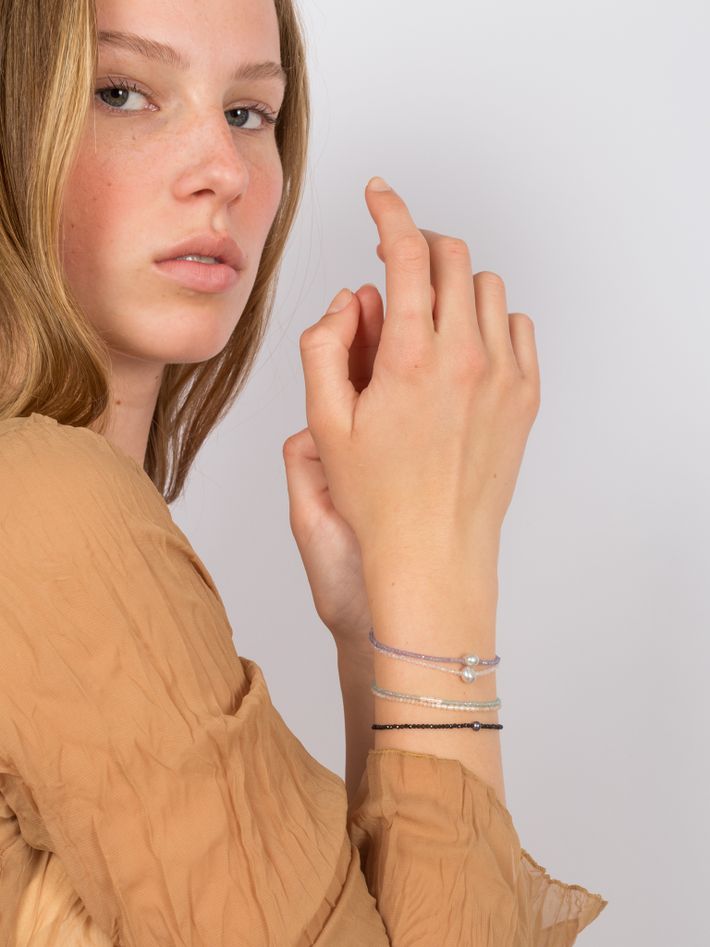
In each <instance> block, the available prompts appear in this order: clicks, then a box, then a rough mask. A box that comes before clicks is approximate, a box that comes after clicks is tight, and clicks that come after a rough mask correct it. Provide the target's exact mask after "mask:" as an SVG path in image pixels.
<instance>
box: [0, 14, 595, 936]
mask: <svg viewBox="0 0 710 947" xmlns="http://www.w3.org/2000/svg"><path fill="white" fill-rule="evenodd" d="M0 25H1V28H2V64H1V69H2V75H1V77H0V78H1V83H2V90H3V92H2V95H3V99H2V113H1V116H0V118H1V121H2V127H1V138H0V144H1V145H2V179H1V187H2V191H1V193H0V202H1V203H0V213H2V228H1V230H0V240H2V244H1V245H0V259H1V260H2V274H3V282H4V286H3V290H4V292H3V297H2V307H3V311H2V323H1V331H2V351H3V361H2V371H3V376H2V378H1V379H0V393H1V395H2V400H1V401H0V418H1V419H2V420H1V421H0V497H1V498H2V499H1V500H0V539H1V544H0V549H1V550H2V552H1V553H0V556H1V558H0V635H1V636H2V637H1V639H0V640H1V641H2V653H3V661H2V670H1V671H0V675H1V685H2V686H1V687H0V807H1V808H0V813H1V814H2V822H1V823H0V865H1V867H2V870H1V871H0V943H2V944H13V945H25V944H27V945H30V944H31V945H33V947H40V945H50V944H51V945H82V947H83V945H89V944H90V945H99V944H100V945H106V944H121V945H135V947H151V945H156V947H157V945H165V944H190V945H192V947H197V945H205V947H207V945H209V947H218V945H236V944H240V945H255V947H256V945H279V947H288V945H299V947H300V945H306V944H318V945H320V947H335V945H339V947H343V945H350V944H353V945H354V944H367V945H385V944H394V945H397V947H405V945H409V944H424V943H427V944H432V945H454V944H456V945H471V947H473V945H476V947H494V945H495V947H503V945H515V947H523V945H529V944H535V945H542V944H545V945H552V947H561V945H568V944H572V943H573V942H574V940H575V938H576V935H577V933H578V932H579V931H580V930H582V929H583V928H584V927H585V926H586V925H588V924H589V923H590V922H591V921H592V920H593V919H594V918H595V917H596V916H597V915H598V914H599V912H600V911H601V910H602V909H603V907H604V906H605V905H606V901H605V900H604V899H603V898H602V897H601V895H597V894H591V893H590V892H589V891H587V890H586V889H584V888H582V887H580V886H578V885H567V884H564V883H562V882H559V881H555V880H553V879H551V878H550V877H549V875H547V874H546V872H545V871H544V869H542V868H541V866H539V865H538V864H537V863H536V862H535V861H534V860H533V859H532V857H531V856H530V855H528V853H527V852H525V851H524V850H523V849H521V847H520V843H519V840H518V837H517V833H516V831H515V828H514V826H513V823H512V819H511V816H510V814H509V812H508V810H507V809H506V808H505V798H504V793H503V781H502V769H501V763H500V736H499V729H497V728H500V726H501V725H500V724H498V723H497V712H496V711H497V706H498V702H497V700H496V699H495V697H494V695H495V683H494V677H493V676H492V674H491V672H492V671H494V670H495V667H494V665H495V663H496V659H494V658H493V657H492V656H493V654H494V652H495V635H494V611H495V595H496V584H495V560H496V556H497V543H498V537H499V531H500V525H501V521H502V518H503V516H504V513H505V510H506V508H507V505H508V503H509V501H510V497H511V494H512V489H513V486H514V482H515V478H516V475H517V468H518V466H519V464H520V460H521V457H522V452H523V447H524V443H525V439H526V437H527V433H528V431H529V428H530V425H531V424H532V421H533V419H534V416H535V414H536V411H537V402H538V398H539V380H538V379H537V364H536V355H535V348H534V341H533V335H532V324H531V322H530V320H529V319H528V317H527V316H525V315H523V314H512V315H510V316H508V314H507V312H506V311H505V294H504V287H503V284H502V282H501V281H500V280H499V279H498V278H497V277H495V275H494V274H477V275H476V276H475V277H474V278H473V279H471V269H470V266H471V264H470V259H469V257H468V251H467V248H466V247H465V245H464V244H461V242H460V241H452V240H450V239H447V238H443V237H442V236H441V235H439V234H434V233H432V232H430V231H426V230H419V229H418V228H417V227H416V226H415V225H414V222H413V221H412V219H411V217H410V216H409V213H408V211H407V208H406V206H405V204H404V202H403V201H402V200H401V198H400V197H399V196H398V195H397V194H396V193H395V192H393V191H391V190H389V191H388V190H377V189H376V187H377V185H378V182H377V181H376V180H374V181H372V182H370V183H371V186H370V187H369V188H368V189H367V193H366V200H367V205H368V208H369V210H370V212H371V214H372V216H373V219H374V221H375V224H376V226H377V228H378V231H379V235H380V241H381V249H380V251H379V252H380V256H381V258H382V260H383V261H384V263H385V265H386V271H387V295H388V318H387V320H386V321H385V320H384V318H383V303H382V299H381V298H380V296H379V293H378V292H377V290H376V289H375V288H374V287H373V286H370V285H367V286H365V287H363V288H361V289H360V290H359V291H358V293H357V294H356V295H355V296H352V295H351V294H349V292H345V294H344V297H345V299H344V300H342V299H341V300H340V302H343V301H344V302H345V306H344V308H340V310H339V311H337V312H335V311H334V312H329V313H328V314H327V315H326V316H324V317H323V319H321V320H319V322H318V323H316V324H315V325H314V326H312V327H310V328H309V329H308V330H307V331H306V332H304V334H303V336H302V338H301V352H302V359H303V364H304V373H305V378H306V392H307V405H306V411H307V418H308V427H307V428H306V429H304V431H301V432H299V433H298V434H297V435H294V437H292V438H289V440H288V441H287V442H286V445H285V446H284V456H285V460H286V466H287V473H288V485H289V497H290V504H291V525H292V528H293V531H294V535H295V537H296V540H297V542H298V544H299V548H300V550H301V552H302V555H303V559H304V565H305V567H306V570H307V573H308V577H309V581H310V583H311V586H312V591H313V596H314V600H315V603H316V607H317V609H318V612H319V614H320V615H321V617H322V618H323V620H324V622H325V623H326V625H327V626H328V627H329V629H330V630H331V632H332V634H333V635H334V638H335V640H336V644H337V645H338V653H339V669H340V674H341V681H342V682H343V697H344V702H345V709H346V717H347V721H348V723H347V728H348V732H347V736H348V772H347V782H348V786H347V789H346V786H345V785H344V783H343V781H342V780H341V779H340V778H339V777H338V776H336V775H335V774H334V773H332V772H330V771H329V770H327V769H326V768H325V767H324V766H322V765H321V764H320V763H318V762H317V761H316V760H315V759H314V758H313V757H311V756H310V755H309V754H308V753H307V752H306V751H305V749H304V747H303V746H302V744H301V743H300V742H299V741H298V740H297V739H296V738H295V736H294V735H293V734H292V733H291V732H290V731H289V730H288V728H287V727H286V725H285V723H284V721H283V720H282V718H281V717H280V715H279V714H278V712H277V711H276V709H275V708H274V707H273V705H272V704H271V701H270V698H269V692H268V689H267V686H266V683H265V681H264V678H263V675H262V673H261V670H260V668H259V667H258V666H257V665H256V664H255V663H254V662H253V661H250V660H249V659H248V658H244V657H240V656H238V655H237V652H236V651H235V649H234V645H233V642H232V632H231V628H230V626H229V621H228V618H227V615H226V613H225V610H224V607H223V603H222V600H221V598H220V596H219V593H218V591H217V589H216V588H215V586H214V583H213V582H212V579H211V577H210V575H209V573H208V572H207V570H206V569H205V567H204V565H203V564H202V562H201V561H200V559H199V557H198V556H197V555H196V554H195V552H194V550H193V549H192V547H191V546H190V543H189V541H188V540H187V538H186V537H185V536H184V534H183V533H182V532H181V531H180V530H179V529H178V527H177V526H176V525H175V523H174V522H173V521H172V518H171V516H170V512H169V510H168V506H167V504H168V503H169V502H171V501H172V500H174V499H175V498H176V497H177V496H178V495H179V494H180V492H181V490H182V488H183V486H184V483H185V479H186V476H187V474H188V471H189V468H190V465H191V463H192V461H193V459H194V457H195V454H196V453H197V451H198V449H199V447H200V445H201V444H202V442H203V441H204V439H205V438H206V436H207V435H208V434H209V432H210V430H211V429H212V428H213V427H214V425H215V424H216V423H217V422H218V421H219V420H220V419H221V418H222V417H223V416H224V414H225V412H226V411H227V410H228V409H229V407H230V406H231V404H232V403H233V402H234V399H235V398H236V396H237V394H238V392H239V391H240V390H241V388H242V386H243V384H244V382H245V380H246V378H247V376H248V373H249V369H250V367H251V365H252V363H253V360H254V357H255V355H256V353H257V351H258V348H259V345H260V342H261V339H262V338H263V333H264V329H265V326H266V323H267V319H268V315H269V313H270V308H271V304H272V300H273V293H274V287H275V283H276V276H277V272H278V266H279V263H280V260H281V254H282V252H283V248H284V244H285V241H286V238H287V236H288V233H289V231H290V227H291V225H292V223H293V220H294V215H295V213H296V209H297V206H298V202H299V199H300V194H301V187H302V181H303V176H304V167H305V160H306V153H307V138H308V124H309V105H308V96H307V80H306V71H305V55H304V45H303V40H302V35H301V30H300V27H299V22H298V17H297V15H296V11H295V9H294V7H293V5H292V2H291V0H208V2H207V0H199V2H198V0H181V3H180V4H179V5H177V4H172V3H167V2H158V0H150V2H149V0H121V2H120V3H119V2H118V0H96V5H95V7H94V4H93V3H92V2H91V0H51V2H50V0H0ZM249 64H251V65H249ZM255 64H256V65H255ZM237 240H238V243H237ZM375 353H376V359H375ZM452 393H453V394H454V395H455V398H453V399H452ZM454 404H455V407H454ZM404 429H406V433H407V437H406V439H404V438H403V437H402V431H403V430H404ZM501 432H505V437H502V436H501ZM472 573H473V574H474V578H475V579H476V581H475V582H474V583H473V586H474V588H475V595H473V596H472V595H471V593H469V592H468V591H467V589H468V588H470V587H471V584H472V583H471V582H470V580H471V574H472ZM334 576H335V577H341V576H342V577H347V578H343V580H342V581H341V580H340V578H338V581H334V578H333V577H334ZM425 577H426V581H423V580H424V578H425ZM371 626H374V630H375V633H373V635H372V637H370V636H369V634H368V633H369V630H370V628H371ZM407 649H409V652H416V653H420V652H421V653H424V655H425V656H424V658H422V659H418V660H419V664H417V663H416V661H417V659H414V660H412V659H411V654H410V656H409V658H407V654H405V653H404V652H405V651H407ZM464 651H469V652H471V651H476V652H477V661H478V663H481V662H487V663H490V664H491V665H492V667H491V668H490V669H488V676H486V677H483V680H482V681H481V682H480V683H477V687H476V688H474V690H476V694H475V696H476V697H484V698H487V699H486V700H483V701H481V702H480V704H481V708H480V709H481V713H480V714H478V715H477V717H476V721H472V720H471V715H470V713H468V712H465V711H463V710H461V709H458V708H457V707H455V706H454V707H453V709H452V708H451V707H449V706H441V705H440V704H439V703H437V704H436V705H435V706H434V707H433V709H432V706H431V705H428V706H425V705H423V704H422V703H419V705H417V706H414V705H413V703H412V702H411V701H412V697H414V702H416V699H417V697H416V695H422V694H427V693H428V694H432V693H435V694H436V695H437V698H438V699H444V698H445V699H446V701H449V702H453V701H456V700H459V699H460V700H465V699H468V698H470V697H471V686H470V684H471V683H472V680H471V679H467V678H466V677H465V676H463V671H462V669H461V668H458V669H457V668H455V667H454V668H453V670H454V672H455V674H456V679H455V680H453V679H450V680H449V681H444V682H443V683H442V682H441V681H439V677H441V674H440V673H439V675H438V676H437V674H436V670H437V668H435V667H434V666H433V665H432V664H431V663H430V662H431V661H432V660H433V659H434V658H436V656H437V655H438V656H441V660H444V661H446V660H448V661H452V658H451V657H450V656H451V655H453V656H454V659H453V661H454V663H456V662H457V661H458V663H459V664H462V663H464V662H462V660H461V655H462V653H463V652H464ZM457 655H458V658H456V656H457ZM447 656H449V657H448V658H447ZM373 657H374V668H375V678H376V681H375V684H374V685H373V687H379V688H380V690H379V691H378V690H375V691H374V693H375V695H376V696H377V697H381V698H382V699H378V700H375V701H374V704H375V720H374V722H373V721H371V720H370V719H367V720H366V722H365V717H368V718H369V710H368V708H369V706H371V701H370V698H371V693H370V691H369V676H370V669H371V667H372V658H373ZM393 657H395V658H397V660H392V658H393ZM400 658H403V659H404V660H399V659H400ZM422 663H423V664H424V665H425V667H422ZM476 663H477V662H473V661H472V662H470V664H471V667H469V668H468V671H466V673H467V674H468V675H469V678H473V677H474V675H473V674H472V671H471V668H472V667H473V666H475V664H476ZM441 669H442V668H441V667H440V668H439V669H438V670H439V671H440V670H441ZM443 670H446V668H445V667H444V668H443ZM449 670H452V668H449ZM463 670H465V669H463ZM366 676H367V679H366ZM313 685H314V686H317V682H313ZM390 689H391V692H393V693H394V694H395V695H396V694H397V693H398V692H399V693H405V695H406V693H408V694H409V695H410V696H409V697H406V696H405V700H404V701H402V700H400V699H399V698H398V697H396V696H395V698H394V699H392V698H391V694H390V695H389V696H388V694H389V691H390ZM406 700H409V701H410V703H408V704H407V703H405V701H406ZM481 717H482V718H483V720H481V719H479V718H481ZM393 723H394V724H398V723H402V724H405V723H406V724H407V727H403V728H402V729H399V728H398V727H396V726H395V727H394V728H393V729H378V728H379V727H383V728H384V727H389V725H390V724H393ZM425 723H428V724H432V723H433V724H434V727H433V728H431V729H427V727H419V725H421V724H425ZM453 723H458V724H459V727H458V728H456V727H451V726H448V725H449V724H453ZM444 724H446V725H447V726H444ZM474 724H476V726H474ZM373 726H374V727H375V735H374V746H373V747H372V748H371V749H370V748H369V747H368V745H367V743H366V741H365V740H364V738H363V734H364V733H365V732H366V734H367V736H368V738H369V737H370V735H371V728H372V727H373ZM410 726H411V729H407V728H408V727H410ZM481 727H483V728H482V729H481ZM474 729H475V730H477V731H479V732H475V733H474V732H473V730H474Z"/></svg>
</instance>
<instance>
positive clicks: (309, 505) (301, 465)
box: [282, 427, 330, 538]
mask: <svg viewBox="0 0 710 947" xmlns="http://www.w3.org/2000/svg"><path fill="white" fill-rule="evenodd" d="M282 453H283V459H284V466H285V468H286V487H287V490H288V501H289V519H290V522H291V529H292V531H293V533H294V535H295V536H296V537H297V538H300V537H301V536H302V535H303V534H304V533H306V532H307V531H308V530H309V527H310V523H311V522H313V518H314V514H316V513H323V512H326V511H327V510H328V509H329V507H330V502H329V498H328V481H327V479H326V476H325V471H324V470H323V464H322V463H321V459H320V455H319V453H318V448H317V447H316V443H315V441H314V440H313V437H312V435H311V432H310V430H309V429H308V428H307V427H304V428H303V430H301V431H298V432H297V433H296V434H292V435H291V436H290V437H288V438H287V439H286V440H285V441H284V445H283V448H282Z"/></svg>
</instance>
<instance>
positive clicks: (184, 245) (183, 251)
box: [155, 231, 246, 270]
mask: <svg viewBox="0 0 710 947" xmlns="http://www.w3.org/2000/svg"><path fill="white" fill-rule="evenodd" d="M192 254H196V255H198V256H213V257H215V258H216V259H217V260H219V262H220V263H226V264H227V266H231V267H232V268H233V269H235V270H243V269H244V266H245V262H246V260H245V257H244V251H243V250H242V249H241V247H240V246H239V244H238V243H236V241H234V240H232V238H231V237H228V236H227V235H226V234H217V233H210V232H209V231H205V232H204V233H196V234H193V235H192V236H191V237H185V239H184V240H181V241H180V243H176V244H175V245H174V246H172V247H170V249H169V250H165V252H161V255H160V256H159V257H158V258H157V259H156V261H155V262H156V263H162V262H163V261H164V260H174V259H175V257H178V256H189V255H192Z"/></svg>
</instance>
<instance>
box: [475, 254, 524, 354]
mask: <svg viewBox="0 0 710 947" xmlns="http://www.w3.org/2000/svg"><path fill="white" fill-rule="evenodd" d="M473 288H474V292H475V294H476V314H477V316H478V326H479V328H480V330H481V336H482V337H483V342H484V345H485V347H486V351H487V352H488V355H489V356H490V359H491V362H492V363H494V364H498V365H504V364H505V363H506V362H508V363H510V362H512V361H515V352H514V351H513V343H512V342H511V339H510V322H509V320H508V302H507V299H506V292H505V283H504V282H503V280H502V279H501V278H500V276H498V274H497V273H491V272H489V271H488V270H482V271H481V272H480V273H475V274H474V277H473Z"/></svg>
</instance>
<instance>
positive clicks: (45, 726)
mask: <svg viewBox="0 0 710 947" xmlns="http://www.w3.org/2000/svg"><path fill="white" fill-rule="evenodd" d="M0 645H1V647H0V945H2V947H5V945H12V947H20V945H21V947H25V945H27V947H30V945H31V947H50V945H51V947H58V945H60V947H88V945H101V947H105V945H109V944H112V945H125V947H167V945H185V947H188V945H189V947H242V945H243V947H267V945H268V947H305V945H310V944H317V945H318V947H355V945H357V947H385V945H395V947H410V945H411V947H414V945H417V947H543V945H544V947H566V945H569V944H572V943H574V941H575V939H576V937H577V934H578V933H579V932H580V931H581V930H582V929H583V928H585V927H586V926H587V925H588V924H589V923H590V922H591V921H593V920H594V919H595V918H596V917H597V916H598V915H599V914H600V912H601V911H602V910H603V908H604V907H605V906H606V904H607V901H606V900H604V898H603V897H602V896H601V895H600V894H592V893H590V892H589V891H587V890H586V889H585V888H583V887H581V886H580V885H568V884H564V883H563V882H561V881H557V880H555V879H552V878H550V876H549V875H548V874H547V873H546V871H545V870H544V868H542V867H541V866H540V865H538V864H537V862H536V861H534V859H533V858H532V857H531V856H530V855H529V854H528V853H527V852H526V851H525V850H524V849H522V848H521V847H520V842H519V839H518V835H517V833H516V831H515V827H514V826H513V821H512V819H511V816H510V813H509V812H508V810H507V808H505V806H504V805H503V804H502V803H501V802H500V801H499V800H498V797H497V796H496V794H495V792H494V791H493V789H492V788H491V787H490V786H488V785H487V784H486V783H484V782H483V781H482V780H481V779H480V778H479V777H477V776H476V775H475V774H474V773H473V772H471V771H469V770H467V769H466V768H465V767H464V766H463V765H462V764H461V763H460V762H459V761H458V760H455V759H442V758H439V757H435V756H429V755H425V754H418V753H409V752H405V751H401V750H393V749H385V750H371V751H370V753H369V756H368V759H367V769H366V771H365V772H364V774H363V777H362V781H361V783H360V787H359V790H358V793H357V797H356V799H355V800H354V802H353V805H352V806H351V808H350V810H349V809H348V802H347V794H346V791H345V784H344V782H343V780H342V779H341V778H340V777H339V776H338V775H336V774H335V773H333V772H331V771H330V770H329V769H327V768H326V767H325V766H323V765H322V764H321V763H319V762H318V761H317V760H316V759H314V758H313V757H312V756H310V755H309V754H308V753H307V752H306V750H305V748H304V746H303V744H302V743H300V742H299V740H298V739H297V738H296V737H295V736H294V734H293V733H291V731H290V730H289V729H288V727H287V726H286V724H285V722H284V720H283V719H282V717H281V716H280V714H279V712H278V711H277V710H276V709H275V707H274V706H273V704H272V702H271V699H270V695H269V690H268V687H267V685H266V681H265V680H264V676H263V674H262V671H261V669H260V668H259V666H258V665H257V664H255V662H254V661H252V660H250V659H249V658H245V657H241V656H239V655H238V654H237V652H236V651H235V648H234V644H233V641H232V629H231V627H230V624H229V620H228V618H227V614H226V612H225V608H224V605H223V602H222V600H221V598H220V596H219V593H218V592H217V589H216V588H215V586H214V583H213V581H212V578H211V577H210V575H209V573H208V572H207V570H206V568H205V567H204V565H203V564H202V562H201V561H200V559H199V557H198V556H197V555H196V553H195V551H194V550H193V548H192V546H191V545H190V543H189V541H188V540H187V538H186V537H185V535H184V534H183V533H182V532H181V531H180V529H179V528H178V527H177V525H176V524H175V523H174V522H173V520H172V517H171V515H170V511H169V509H168V506H167V505H166V503H165V501H164V500H163V498H162V496H161V495H160V493H159V492H158V490H157V489H156V488H155V486H154V484H153V483H152V482H151V480H150V478H149V477H148V476H147V474H146V473H145V472H144V471H143V469H142V468H141V467H140V466H139V465H138V464H137V463H136V462H135V461H134V460H133V459H132V458H131V457H129V456H128V455H126V454H124V453H123V452H121V451H120V450H118V449H117V448H115V447H113V445H111V444H110V442H109V441H108V440H106V438H104V437H103V436H101V435H100V434H97V433H95V432H93V431H90V430H88V429H87V428H78V427H71V426H68V425H62V424H58V423H57V422H56V421H55V420H54V419H52V418H50V417H47V416H45V415H41V414H32V415H31V416H30V417H28V418H13V419H11V420H6V421H2V422H0Z"/></svg>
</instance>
